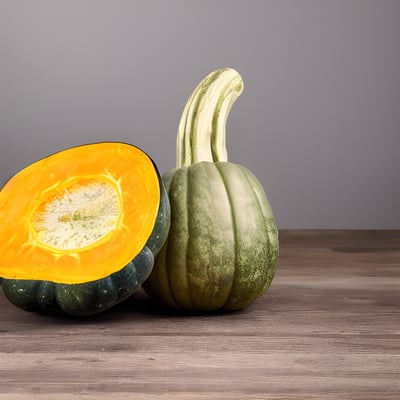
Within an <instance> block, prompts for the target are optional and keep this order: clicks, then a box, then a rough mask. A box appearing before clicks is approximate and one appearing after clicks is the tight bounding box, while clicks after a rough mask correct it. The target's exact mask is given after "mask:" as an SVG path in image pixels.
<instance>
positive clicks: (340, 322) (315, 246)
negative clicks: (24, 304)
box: [0, 231, 400, 400]
mask: <svg viewBox="0 0 400 400" xmlns="http://www.w3.org/2000/svg"><path fill="white" fill-rule="evenodd" d="M280 240H281V258H280V264H279V268H278V272H277V275H276V277H275V279H274V281H273V283H272V286H271V288H270V289H269V291H268V292H267V293H266V294H265V295H263V296H262V297H261V298H260V299H258V300H257V301H256V302H255V303H254V304H253V305H252V306H250V307H249V308H248V309H246V310H243V311H240V312H235V313H229V314H212V315H207V314H198V315H189V314H185V313H176V312H175V313H174V312H171V311H169V310H166V309H163V308H162V307H159V306H158V305H156V304H154V303H153V302H152V301H150V300H149V299H148V298H147V297H146V295H145V294H144V293H142V292H138V293H137V294H136V295H135V296H134V297H133V298H132V300H131V301H130V302H129V303H126V304H124V305H122V306H119V307H117V308H116V309H114V310H112V311H110V312H107V313H105V314H103V315H100V316H96V317H92V318H89V319H85V320H76V319H65V318H64V319H63V318H54V317H47V316H43V315H39V314H34V313H28V312H24V311H22V310H19V309H17V308H15V307H14V306H12V305H11V304H9V303H8V302H7V301H6V300H5V299H4V297H3V295H0V361H1V362H0V399H5V400H17V399H18V400H19V399H53V400H69V399H74V400H76V399H100V400H102V399H115V400H117V399H126V398H129V399H146V400H152V399H167V400H169V399H177V400H181V399H266V400H268V399H289V400H291V399H293V400H299V399H307V400H309V399H322V400H328V399H360V400H361V399H362V400H372V399H376V400H378V399H379V400H384V399H388V400H389V399H391V400H394V399H396V400H398V399H399V398H400V231H282V232H280Z"/></svg>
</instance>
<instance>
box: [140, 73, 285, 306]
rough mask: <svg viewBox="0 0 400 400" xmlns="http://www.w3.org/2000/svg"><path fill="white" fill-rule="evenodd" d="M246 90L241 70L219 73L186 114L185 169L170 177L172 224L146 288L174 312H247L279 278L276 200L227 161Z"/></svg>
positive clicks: (180, 166)
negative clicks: (228, 133) (232, 117)
mask: <svg viewBox="0 0 400 400" xmlns="http://www.w3.org/2000/svg"><path fill="white" fill-rule="evenodd" d="M242 90H243V81H242V78H241V76H240V75H239V74H238V72H237V71H235V70H233V69H231V68H224V69H219V70H217V71H214V72H212V73H211V74H209V75H208V76H207V77H206V78H205V79H204V80H203V81H202V82H201V83H200V84H199V85H198V87H197V88H196V89H195V91H194V92H193V94H192V95H191V97H190V98H189V100H188V102H187V104H186V107H185V109H184V111H183V114H182V117H181V120H180V123H179V128H178V136H177V166H176V168H175V169H173V170H172V171H170V172H168V173H166V174H165V175H164V176H163V180H164V183H165V185H166V188H167V191H168V195H169V199H170V206H171V227H170V231H169V235H168V238H167V241H166V243H165V244H164V246H163V248H162V249H161V251H160V253H159V254H158V256H157V258H156V262H155V266H154V268H153V270H152V273H151V274H150V277H149V278H148V279H147V280H146V282H145V283H144V285H143V287H144V289H145V290H146V291H147V293H148V294H149V295H150V296H151V297H153V298H154V299H156V300H158V301H159V302H161V303H163V304H165V305H167V306H169V307H173V308H180V309H186V310H203V311H211V310H214V311H216V310H225V311H229V310H238V309H243V308H245V307H247V306H248V305H250V304H251V303H252V302H253V301H254V300H255V299H256V298H257V297H259V296H260V295H261V294H262V293H264V292H265V291H266V290H267V289H268V287H269V286H270V284H271V282H272V279H273V277H274V274H275V270H276V265H277V262H278V256H279V243H278V231H277V226H276V223H275V219H274V216H273V214H272V211H271V207H270V204H269V201H268V199H267V196H266V194H265V192H264V189H263V187H262V185H261V184H260V182H259V181H258V180H257V178H256V177H255V176H254V175H253V174H252V173H251V172H250V171H249V170H248V169H247V168H245V167H243V166H241V165H238V164H234V163H231V162H228V159H227V152H226V146H225V125H226V120H227V117H228V114H229V111H230V109H231V107H232V105H233V103H234V102H235V100H236V99H237V97H238V96H239V95H240V93H241V92H242Z"/></svg>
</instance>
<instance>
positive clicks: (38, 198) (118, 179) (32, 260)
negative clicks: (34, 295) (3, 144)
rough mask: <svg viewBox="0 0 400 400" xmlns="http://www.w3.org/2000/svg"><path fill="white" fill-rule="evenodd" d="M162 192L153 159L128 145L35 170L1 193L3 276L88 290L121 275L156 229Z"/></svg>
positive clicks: (76, 151)
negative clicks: (87, 285) (95, 283)
mask: <svg viewBox="0 0 400 400" xmlns="http://www.w3.org/2000/svg"><path fill="white" fill-rule="evenodd" d="M159 185H160V184H159V177H158V173H157V170H156V168H155V167H154V164H153V162H152V161H151V159H150V158H149V157H148V156H147V155H146V154H145V153H144V152H143V151H141V150H140V149H138V148H137V147H134V146H132V145H129V144H125V143H118V142H103V143H96V144H88V145H84V146H79V147H74V148H71V149H68V150H64V151H61V152H59V153H56V154H53V155H51V156H49V157H46V158H44V159H42V160H40V161H37V162H36V163H34V164H31V165H30V166H28V167H27V168H25V169H23V170H22V171H20V172H19V173H18V174H17V175H15V176H14V177H13V178H12V179H11V180H10V181H9V182H7V184H6V185H5V186H4V187H3V189H2V190H1V192H0V221H1V222H0V243H1V245H0V246H1V247H0V276H1V277H3V278H8V279H30V280H48V281H52V282H58V283H84V282H90V281H93V280H96V279H101V278H104V277H106V276H108V275H110V274H112V273H114V272H116V271H119V270H120V269H121V268H123V267H124V266H126V265H127V264H128V263H129V262H130V261H131V260H132V259H134V258H135V256H136V255H137V254H138V253H139V252H140V251H141V249H142V248H143V246H144V245H145V243H146V241H147V239H148V238H149V236H150V235H151V233H152V231H153V229H154V224H155V221H156V217H157V212H158V207H159V203H160V187H159Z"/></svg>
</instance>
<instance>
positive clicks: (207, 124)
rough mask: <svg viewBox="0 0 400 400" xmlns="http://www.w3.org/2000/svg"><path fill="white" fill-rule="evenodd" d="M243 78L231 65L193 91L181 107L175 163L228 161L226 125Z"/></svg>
mask: <svg viewBox="0 0 400 400" xmlns="http://www.w3.org/2000/svg"><path fill="white" fill-rule="evenodd" d="M242 91H243V81H242V78H241V76H240V75H239V73H238V72H237V71H235V70H234V69H232V68H222V69H218V70H216V71H214V72H212V73H211V74H209V75H207V76H206V77H205V78H204V79H203V80H202V81H201V82H200V84H199V85H198V86H197V87H196V89H195V90H194V91H193V93H192V95H191V96H190V97H189V99H188V101H187V103H186V106H185V108H184V110H183V113H182V116H181V119H180V122H179V126H178V135H177V142H176V150H177V151H176V154H177V159H176V165H177V167H178V168H179V167H182V166H186V165H192V164H195V163H198V162H201V161H211V162H217V161H227V160H228V156H227V152H226V143H225V136H226V132H225V127H226V121H227V119H228V115H229V112H230V110H231V108H232V106H233V103H234V102H235V101H236V99H237V98H238V97H239V96H240V94H241V93H242Z"/></svg>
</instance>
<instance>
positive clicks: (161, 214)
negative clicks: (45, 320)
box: [2, 178, 170, 316]
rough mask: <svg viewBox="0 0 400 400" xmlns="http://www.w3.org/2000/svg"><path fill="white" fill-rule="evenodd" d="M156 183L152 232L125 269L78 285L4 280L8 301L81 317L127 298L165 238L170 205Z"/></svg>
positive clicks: (3, 284) (138, 282)
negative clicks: (157, 196)
mask: <svg viewBox="0 0 400 400" xmlns="http://www.w3.org/2000/svg"><path fill="white" fill-rule="evenodd" d="M159 179H160V206H159V209H158V213H157V218H156V222H155V224H154V230H153V232H152V234H151V236H150V237H149V239H148V240H147V242H146V244H145V246H144V247H143V249H142V250H141V252H140V253H139V254H138V255H137V256H136V257H135V258H134V259H133V260H132V261H131V262H129V263H128V264H127V265H126V266H125V267H124V268H122V269H121V270H120V271H118V272H115V273H113V274H111V275H109V276H108V277H105V278H103V279H99V280H95V281H92V282H87V283H80V284H61V283H54V282H49V281H42V280H16V279H3V283H2V288H3V292H4V294H5V295H6V297H7V298H8V300H10V302H11V303H13V304H14V305H16V306H17V307H19V308H22V309H24V310H28V311H39V312H43V313H66V314H69V315H72V316H84V315H92V314H97V313H100V312H102V311H105V310H107V309H109V308H111V307H112V306H114V305H116V304H118V303H121V302H122V301H124V300H126V299H127V298H128V297H130V296H131V295H132V294H133V292H134V291H135V290H136V289H137V288H138V286H140V285H141V284H142V283H143V282H144V281H145V279H146V278H147V277H148V276H149V274H150V272H151V270H152V268H153V265H154V258H155V256H156V254H157V253H158V252H159V250H160V248H161V246H162V244H163V243H164V241H165V239H166V237H167V234H168V229H169V223H170V208H169V201H168V196H167V193H166V190H165V187H164V185H163V183H162V181H161V178H159Z"/></svg>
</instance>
